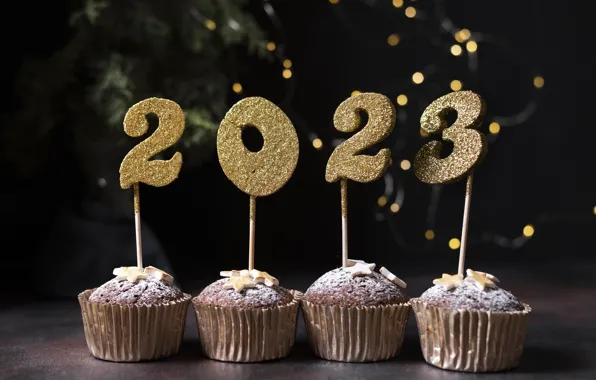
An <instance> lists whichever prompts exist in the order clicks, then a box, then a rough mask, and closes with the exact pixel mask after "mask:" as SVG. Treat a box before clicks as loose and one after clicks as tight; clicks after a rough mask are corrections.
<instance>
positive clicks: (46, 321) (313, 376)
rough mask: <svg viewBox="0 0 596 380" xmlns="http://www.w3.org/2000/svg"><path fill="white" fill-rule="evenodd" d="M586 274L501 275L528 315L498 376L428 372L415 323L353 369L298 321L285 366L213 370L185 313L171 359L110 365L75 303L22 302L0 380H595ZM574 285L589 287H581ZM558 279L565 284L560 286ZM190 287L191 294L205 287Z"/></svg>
mask: <svg viewBox="0 0 596 380" xmlns="http://www.w3.org/2000/svg"><path fill="white" fill-rule="evenodd" d="M555 266H556V264H555ZM593 268H594V266H593V265H592V266H590V267H586V266H585V265H584V266H582V265H576V268H575V269H573V270H572V271H571V272H573V273H574V275H562V276H557V277H558V278H556V279H555V278H553V277H552V276H550V275H545V273H546V274H548V273H549V272H545V271H539V272H540V273H541V274H542V275H539V274H538V275H537V274H536V273H534V274H529V273H528V272H526V273H524V270H523V269H522V270H518V271H517V272H516V271H514V270H509V271H507V272H505V273H503V272H498V274H499V277H500V278H501V280H502V282H501V284H502V286H503V287H504V288H506V289H510V290H512V291H513V292H514V293H515V294H516V295H517V296H518V297H519V298H520V299H522V300H523V301H524V302H527V303H529V304H530V305H531V306H532V308H533V311H532V314H531V315H530V321H529V327H528V333H527V339H526V346H525V351H524V354H523V357H522V362H521V364H520V366H519V367H518V368H516V369H514V370H511V371H508V372H504V373H497V374H466V373H458V372H451V371H445V370H441V369H437V368H434V367H432V366H430V365H428V364H426V363H425V362H424V359H423V357H422V353H421V352H420V344H419V341H418V336H417V330H416V323H415V319H414V317H413V316H411V317H410V321H409V324H408V328H407V335H406V338H405V342H404V346H403V349H402V352H401V354H400V355H399V356H398V357H397V358H395V359H392V360H389V361H384V362H378V363H365V364H353V363H339V362H330V361H325V360H321V359H318V358H316V357H314V356H313V355H312V353H311V351H310V349H309V347H308V344H307V343H306V337H305V332H304V324H303V322H302V318H299V324H298V336H297V342H296V345H295V347H294V349H293V351H292V353H291V354H290V355H289V356H288V357H286V358H284V359H281V360H276V361H272V362H267V363H255V364H234V363H223V362H217V361H213V360H209V359H207V358H205V357H204V356H203V355H202V354H201V348H200V345H199V341H198V335H197V330H196V324H195V320H194V318H193V315H192V310H189V313H188V317H187V324H186V331H185V336H184V341H183V343H182V347H181V349H180V352H179V354H178V355H177V356H175V357H172V358H168V359H164V360H160V361H156V362H145V363H126V364H122V363H110V362H105V361H101V360H98V359H95V358H93V357H92V356H91V355H90V354H89V351H88V349H87V346H86V343H85V337H84V333H83V327H82V323H81V313H80V309H79V306H78V303H77V301H76V299H75V297H73V299H72V300H62V301H35V302H25V301H23V300H21V301H20V302H18V303H16V304H14V303H13V304H12V306H4V307H3V308H2V309H0V379H45V378H48V379H50V378H51V379H130V380H132V379H144V380H146V379H148V378H156V379H259V380H266V379H289V378H295V379H310V380H318V379H396V378H397V379H446V380H450V379H472V378H491V379H508V380H509V379H511V380H517V379H545V380H546V379H596V307H595V302H594V301H595V300H596V287H595V286H594V285H592V284H591V282H592V280H591V279H592V278H593V277H594V274H591V275H590V273H591V272H592V271H593ZM553 271H556V268H553ZM496 273H497V272H495V274H496ZM310 277H312V278H310ZM310 277H308V278H307V277H302V278H295V279H292V278H289V279H287V280H285V285H286V286H287V287H292V288H296V289H302V290H304V289H305V288H306V287H307V284H309V283H311V282H312V281H313V280H314V279H315V278H316V277H317V275H312V276H310ZM580 277H581V278H584V279H586V281H578V278H580ZM432 278H433V275H432V274H428V275H417V276H416V277H414V278H408V293H409V294H411V295H412V294H420V292H421V291H423V290H424V289H425V288H427V287H428V286H429V285H430V284H429V282H430V281H431V280H432ZM561 278H564V279H567V280H566V283H565V284H564V285H562V284H561V282H560V281H559V280H560V279H561ZM505 279H506V280H505ZM196 286H197V287H196V288H193V289H200V286H204V283H202V284H200V286H199V284H197V285H196ZM194 294H197V292H196V291H195V292H193V295H194Z"/></svg>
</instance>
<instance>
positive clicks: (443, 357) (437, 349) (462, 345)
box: [411, 299, 532, 372]
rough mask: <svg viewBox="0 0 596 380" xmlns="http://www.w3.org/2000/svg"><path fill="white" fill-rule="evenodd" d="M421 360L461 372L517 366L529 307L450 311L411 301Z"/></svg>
mask: <svg viewBox="0 0 596 380" xmlns="http://www.w3.org/2000/svg"><path fill="white" fill-rule="evenodd" d="M411 304H412V308H413V309H414V313H415V315H416V321H417V322H418V332H419V333H420V346H421V348H422V354H423V355H424V359H425V360H426V361H427V362H428V363H429V364H432V365H434V366H436V367H439V368H443V369H449V370H454V371H463V372H496V371H503V370H506V369H510V368H513V367H516V366H517V365H518V364H519V359H520V357H521V355H522V352H523V349H524V342H525V337H526V327H527V320H528V314H529V313H530V312H531V310H532V309H531V308H530V306H528V305H526V304H524V310H522V311H517V312H486V311H480V310H451V309H448V308H443V307H436V306H431V305H428V304H426V303H425V302H423V301H421V300H418V299H413V300H412V301H411Z"/></svg>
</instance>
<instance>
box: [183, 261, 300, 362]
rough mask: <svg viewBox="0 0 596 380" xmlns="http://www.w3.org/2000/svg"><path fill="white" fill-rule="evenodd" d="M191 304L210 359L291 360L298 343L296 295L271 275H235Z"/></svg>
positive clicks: (255, 272)
mask: <svg viewBox="0 0 596 380" xmlns="http://www.w3.org/2000/svg"><path fill="white" fill-rule="evenodd" d="M221 275H222V276H223V277H227V278H224V279H221V280H218V281H215V282H214V283H212V284H211V285H209V286H207V287H206V288H205V289H204V290H203V291H202V292H201V293H200V294H199V295H198V296H196V297H194V298H193V299H192V302H193V305H194V308H195V312H196V318H197V326H198V329H199V336H200V338H201V346H202V347H203V351H204V353H205V355H206V356H207V357H209V358H211V359H215V360H221V361H228V362H260V361H265V360H273V359H279V358H282V357H284V356H287V355H288V354H289V353H290V351H291V349H292V347H293V346H294V341H295V339H296V317H297V314H298V301H297V300H296V297H295V296H297V294H296V293H295V292H292V291H289V290H287V289H285V288H283V287H281V286H279V281H278V280H277V279H276V278H275V277H272V276H270V275H269V274H268V273H267V272H261V271H258V270H256V269H253V270H250V271H249V270H241V271H237V270H233V271H224V272H221Z"/></svg>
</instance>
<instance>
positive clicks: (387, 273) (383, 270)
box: [379, 267, 408, 288]
mask: <svg viewBox="0 0 596 380" xmlns="http://www.w3.org/2000/svg"><path fill="white" fill-rule="evenodd" d="M379 272H380V273H381V274H382V275H383V276H385V277H386V278H387V279H388V280H389V281H391V282H393V283H394V284H395V285H397V286H399V287H401V288H405V287H406V286H408V285H407V284H406V283H405V281H404V280H402V279H401V278H399V277H397V276H396V275H394V274H393V273H391V272H390V271H389V269H387V268H385V267H381V269H379Z"/></svg>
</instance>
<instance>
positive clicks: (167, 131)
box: [120, 98, 184, 189]
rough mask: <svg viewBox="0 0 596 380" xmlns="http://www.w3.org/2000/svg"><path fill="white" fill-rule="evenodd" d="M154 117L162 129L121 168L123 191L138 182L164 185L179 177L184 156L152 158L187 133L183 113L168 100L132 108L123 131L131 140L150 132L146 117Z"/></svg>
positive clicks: (159, 100) (150, 101) (143, 144)
mask: <svg viewBox="0 0 596 380" xmlns="http://www.w3.org/2000/svg"><path fill="white" fill-rule="evenodd" d="M149 114H155V115H156V116H157V118H158V119H159V126H158V128H157V129H156V130H155V132H153V134H152V135H151V136H149V137H148V138H147V139H145V140H144V141H142V142H141V143H139V144H138V145H137V146H135V147H134V148H132V149H131V150H130V152H128V154H127V155H126V157H124V160H122V165H121V166H120V186H121V187H122V188H123V189H127V188H129V187H131V186H132V185H133V184H135V183H139V182H142V183H145V184H147V185H151V186H158V187H159V186H165V185H168V184H170V183H171V182H172V181H174V180H175V179H176V178H177V177H178V173H179V172H180V168H181V167H182V154H181V153H180V152H176V153H175V154H174V156H173V157H172V158H170V159H169V160H151V161H149V159H150V158H151V157H153V156H155V155H156V154H158V153H159V152H162V151H164V150H165V149H167V148H169V147H171V146H172V145H174V144H175V143H176V142H177V141H178V139H180V137H181V136H182V133H183V132H184V112H183V111H182V108H180V106H179V105H178V104H176V103H175V102H173V101H171V100H168V99H160V98H149V99H145V100H143V101H141V102H139V103H137V104H135V105H134V106H132V107H131V108H130V109H129V110H128V112H127V113H126V116H124V131H125V132H126V134H127V135H129V136H131V137H140V136H143V135H144V134H145V133H147V130H148V128H149V123H148V121H147V115H149Z"/></svg>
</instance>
